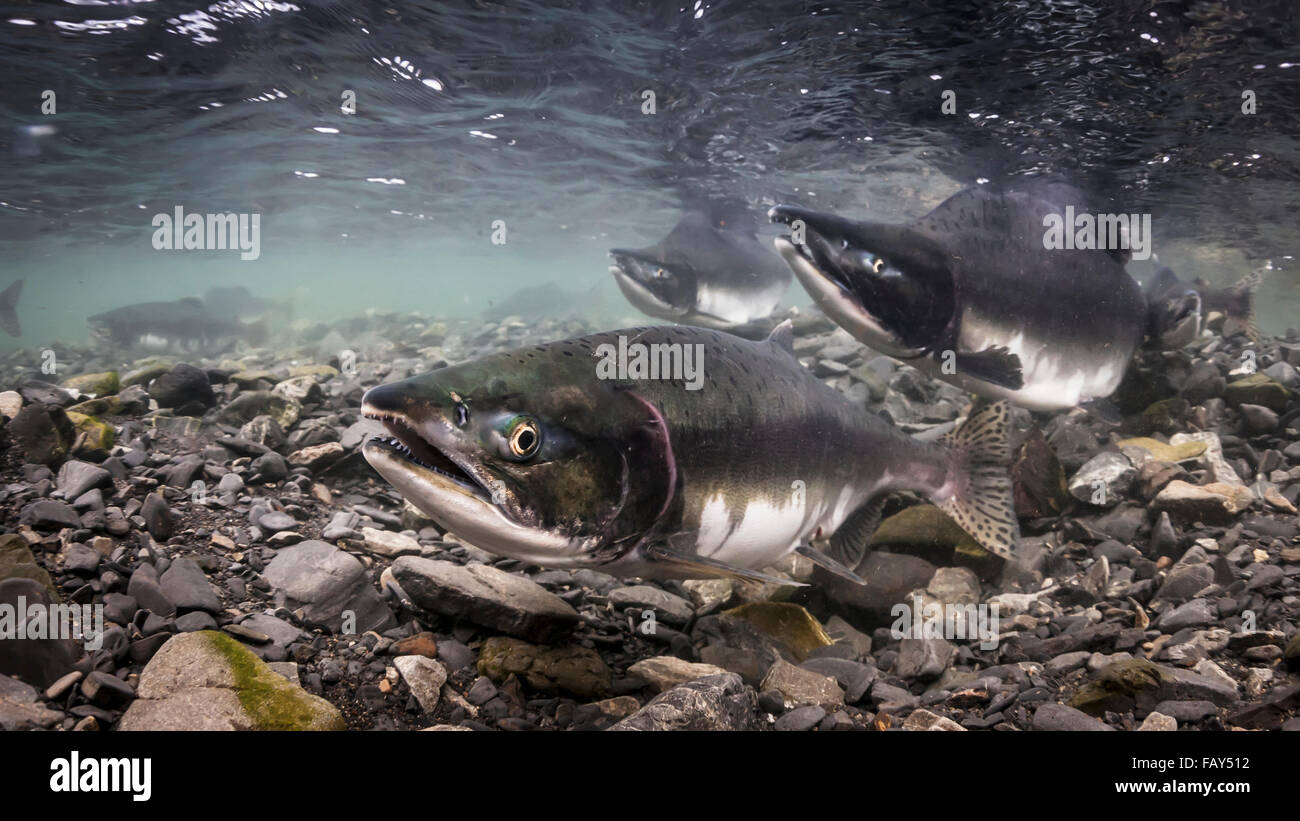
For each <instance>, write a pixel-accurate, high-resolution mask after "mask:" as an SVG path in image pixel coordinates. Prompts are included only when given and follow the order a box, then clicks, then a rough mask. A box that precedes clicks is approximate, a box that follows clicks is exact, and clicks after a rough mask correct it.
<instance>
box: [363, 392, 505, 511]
mask: <svg viewBox="0 0 1300 821" xmlns="http://www.w3.org/2000/svg"><path fill="white" fill-rule="evenodd" d="M362 414H363V415H364V416H365V417H366V418H367V419H375V420H377V421H379V422H381V423H382V424H383V426H384V428H385V429H387V431H388V433H389V434H391V435H389V436H384V435H382V434H376V435H375V436H372V437H371V438H370V440H369V441H367V442H366V447H367V448H371V447H374V448H380V449H383V450H386V451H388V452H390V453H393V454H396V455H397V456H399V457H401V458H402V459H404V460H405V461H407V462H410V463H411V464H413V465H416V466H417V467H421V468H424V469H425V470H427V471H430V472H432V473H434V474H436V475H438V476H440V477H442V478H444V479H449V480H451V481H452V482H455V483H456V484H457V485H460V486H461V487H463V488H465V489H466V490H472V491H474V492H476V493H478V494H481V495H484V496H490V495H491V494H489V493H488V492H487V490H486V489H485V488H484V486H483V483H482V482H481V481H479V480H478V479H477V478H476V477H475V476H474V474H472V473H470V472H469V471H468V470H466V469H465V468H464V467H462V466H461V465H460V464H459V463H457V462H456V461H455V460H453V459H452V458H451V457H450V456H448V455H447V454H445V453H444V452H443V451H442V450H440V449H439V448H437V447H435V446H434V445H433V444H431V443H430V442H429V441H428V440H426V439H425V438H424V437H423V436H421V435H420V434H419V432H418V431H417V430H416V429H415V428H414V427H413V426H412V425H411V424H410V423H409V422H407V421H406V420H405V419H404V418H402V417H400V416H397V415H395V414H390V413H380V412H378V411H370V410H366V409H363V410H362Z"/></svg>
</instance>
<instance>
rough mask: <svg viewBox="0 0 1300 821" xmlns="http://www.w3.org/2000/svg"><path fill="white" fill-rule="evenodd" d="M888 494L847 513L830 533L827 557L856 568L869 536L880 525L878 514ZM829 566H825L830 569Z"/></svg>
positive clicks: (867, 543) (882, 508)
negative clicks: (845, 517)
mask: <svg viewBox="0 0 1300 821" xmlns="http://www.w3.org/2000/svg"><path fill="white" fill-rule="evenodd" d="M888 498H889V494H887V493H882V494H880V495H878V496H875V497H873V498H872V499H870V500H869V501H868V502H867V503H866V504H864V505H862V506H861V507H859V508H858V509H857V510H855V511H853V512H852V513H850V514H849V517H848V518H847V519H845V520H844V522H843V523H842V524H841V525H840V526H839V528H838V529H837V530H836V531H835V532H834V533H833V534H831V539H830V549H829V551H828V554H829V557H830V558H832V559H833V560H834V561H835V562H836V563H837V564H840V565H842V566H844V567H848V568H856V567H857V566H858V565H860V564H862V560H863V559H864V558H866V555H867V547H868V546H869V545H870V544H871V537H872V535H873V534H874V533H875V532H876V528H877V527H879V526H880V516H881V514H882V513H883V512H884V510H885V501H886V500H887V499H888ZM830 569H831V568H827V570H830Z"/></svg>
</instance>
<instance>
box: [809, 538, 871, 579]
mask: <svg viewBox="0 0 1300 821" xmlns="http://www.w3.org/2000/svg"><path fill="white" fill-rule="evenodd" d="M794 552H795V553H798V554H799V555H800V556H803V557H804V558H805V559H807V560H808V561H810V562H812V563H813V564H815V565H817V566H818V567H820V568H821V569H823V570H825V571H827V572H828V573H834V574H835V575H836V576H839V577H840V578H842V579H848V580H849V581H851V582H853V583H854V584H861V585H865V584H866V583H867V580H866V579H864V578H862V577H861V576H859V575H858V574H857V573H854V572H853V571H852V570H849V569H848V568H847V567H845V566H844V565H842V564H840V563H839V562H837V561H835V560H834V559H832V558H831V557H830V556H827V555H826V554H825V553H822V552H820V551H818V550H815V549H814V548H812V547H809V546H808V545H803V544H801V545H799V546H798V547H796V548H795V549H794Z"/></svg>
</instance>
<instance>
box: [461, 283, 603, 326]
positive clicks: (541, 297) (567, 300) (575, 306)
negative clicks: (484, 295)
mask: <svg viewBox="0 0 1300 821" xmlns="http://www.w3.org/2000/svg"><path fill="white" fill-rule="evenodd" d="M593 298H594V295H593V294H592V293H590V292H589V293H583V292H581V291H576V290H570V289H567V288H564V287H561V286H560V285H559V284H558V283H556V282H554V281H551V282H546V283H543V284H541V285H530V286H528V287H527V288H520V289H519V290H517V291H514V292H513V293H511V294H510V295H509V296H507V297H506V298H505V299H502V300H489V301H488V307H486V308H484V309H483V311H482V316H483V318H484V319H504V318H505V317H507V316H523V317H530V318H536V317H550V318H553V319H556V318H568V317H573V316H579V315H582V314H583V313H584V312H587V309H588V308H590V305H591V300H592V299H593Z"/></svg>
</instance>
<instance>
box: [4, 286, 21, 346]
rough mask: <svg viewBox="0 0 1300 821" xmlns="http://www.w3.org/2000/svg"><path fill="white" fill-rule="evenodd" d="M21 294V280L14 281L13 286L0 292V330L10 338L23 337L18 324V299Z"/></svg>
mask: <svg viewBox="0 0 1300 821" xmlns="http://www.w3.org/2000/svg"><path fill="white" fill-rule="evenodd" d="M22 292H23V281H22V280H21V279H15V280H14V281H13V284H11V285H10V286H9V287H8V288H5V289H4V290H3V291H0V328H3V329H4V332H5V333H7V334H9V335H10V336H22V335H23V326H22V325H21V324H20V323H19V322H18V297H19V296H21V295H22Z"/></svg>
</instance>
